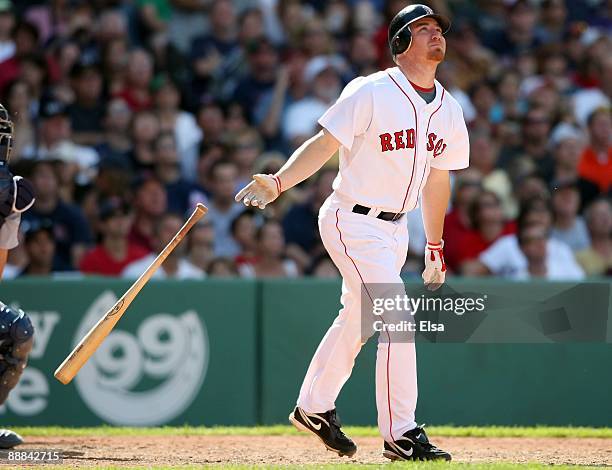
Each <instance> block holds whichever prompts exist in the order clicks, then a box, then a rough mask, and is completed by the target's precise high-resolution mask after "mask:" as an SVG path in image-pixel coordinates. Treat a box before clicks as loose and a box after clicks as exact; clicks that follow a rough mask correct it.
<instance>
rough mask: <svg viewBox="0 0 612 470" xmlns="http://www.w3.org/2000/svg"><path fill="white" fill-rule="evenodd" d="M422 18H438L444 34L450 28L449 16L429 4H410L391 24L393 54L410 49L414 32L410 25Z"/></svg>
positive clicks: (389, 33) (390, 36)
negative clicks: (437, 12)
mask: <svg viewBox="0 0 612 470" xmlns="http://www.w3.org/2000/svg"><path fill="white" fill-rule="evenodd" d="M422 18H433V19H434V20H436V21H437V22H438V24H439V25H440V28H442V34H446V33H447V31H448V30H449V29H450V21H449V20H448V18H446V17H445V16H442V15H437V14H436V13H435V12H434V11H433V10H432V9H431V8H429V7H428V6H427V5H421V4H415V5H408V6H407V7H406V8H404V9H403V10H401V11H400V12H399V13H398V14H397V15H395V17H394V18H393V19H392V20H391V23H390V24H389V32H388V39H389V48H390V49H391V54H392V55H393V56H396V55H398V54H401V53H402V52H404V51H406V50H408V48H409V47H410V43H411V42H412V34H411V33H410V28H409V27H408V25H410V24H411V23H414V22H415V21H417V20H420V19H422Z"/></svg>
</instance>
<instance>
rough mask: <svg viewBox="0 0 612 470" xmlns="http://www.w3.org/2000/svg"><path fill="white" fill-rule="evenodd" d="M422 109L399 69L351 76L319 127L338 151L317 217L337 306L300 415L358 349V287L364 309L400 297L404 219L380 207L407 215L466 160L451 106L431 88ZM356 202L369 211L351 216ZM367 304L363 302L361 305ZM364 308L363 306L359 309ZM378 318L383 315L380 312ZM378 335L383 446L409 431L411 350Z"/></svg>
mask: <svg viewBox="0 0 612 470" xmlns="http://www.w3.org/2000/svg"><path fill="white" fill-rule="evenodd" d="M435 88H436V90H435V91H436V93H435V98H434V100H433V101H432V102H431V103H429V104H427V103H426V102H425V100H424V99H423V98H422V97H421V96H420V95H419V94H418V93H417V92H416V91H415V89H414V88H413V86H412V84H411V83H410V82H409V81H408V80H407V79H406V77H405V76H404V74H403V73H402V72H401V71H400V70H399V69H398V68H391V69H388V70H385V71H382V72H378V73H375V74H373V75H370V76H369V77H360V78H357V79H355V80H353V81H352V82H351V83H349V84H348V86H347V87H346V88H345V89H344V91H343V93H342V95H341V96H340V98H339V99H338V101H337V102H336V103H335V104H334V105H333V106H332V107H331V108H330V109H329V110H328V111H327V112H326V113H325V114H324V115H323V117H321V119H320V120H319V123H320V124H321V125H322V126H323V127H324V128H326V129H327V130H328V131H329V132H330V133H331V134H332V135H333V136H334V137H335V138H336V139H338V140H339V141H340V142H341V144H342V146H341V149H340V171H339V172H338V177H337V178H336V179H335V181H334V192H333V193H332V195H331V196H330V197H329V198H328V199H327V200H326V201H325V203H324V204H323V206H322V207H321V210H320V211H319V229H320V231H321V240H322V241H323V244H324V245H325V248H326V249H327V252H328V253H329V255H330V257H331V258H332V260H333V261H334V263H335V265H336V266H337V267H338V269H339V271H340V273H341V274H342V280H343V283H342V296H341V298H340V301H341V303H342V309H341V310H340V312H339V314H338V317H337V318H336V320H335V321H334V323H333V324H332V326H331V327H330V328H329V330H328V332H327V334H326V335H325V337H324V338H323V340H322V341H321V343H320V344H319V347H318V348H317V351H316V352H315V354H314V356H313V358H312V361H311V362H310V366H309V367H308V371H307V372H306V377H305V378H304V382H303V383H302V388H301V389H300V395H299V397H298V400H297V404H298V406H299V407H300V408H302V410H304V411H305V412H306V413H323V412H326V411H328V410H331V409H333V408H335V406H336V405H335V401H336V398H337V396H338V394H339V393H340V390H341V389H342V386H343V385H344V383H345V382H346V380H347V379H348V377H349V376H350V375H351V371H352V369H353V365H354V364H355V357H356V356H357V354H358V353H359V351H360V349H361V347H362V345H363V344H362V335H361V334H362V331H361V328H362V325H361V319H362V305H361V304H362V301H363V300H365V302H366V304H368V300H367V298H366V297H365V296H362V288H363V287H365V293H366V294H367V297H369V299H370V301H369V302H370V304H373V299H374V298H377V297H379V295H378V294H377V293H376V292H375V291H372V289H376V287H374V286H382V287H383V288H385V287H386V286H393V288H392V289H391V291H390V292H387V293H384V295H385V296H387V295H389V297H390V298H392V295H390V294H391V293H398V294H401V293H404V294H405V291H404V285H403V282H402V278H401V276H400V273H401V269H402V266H403V265H404V261H405V260H406V253H407V250H408V226H407V223H406V220H405V218H400V219H396V220H389V221H388V220H382V219H378V218H377V215H378V214H379V213H380V211H386V212H396V213H397V212H408V211H411V210H412V209H414V208H415V207H416V205H417V204H418V197H419V193H420V192H421V190H422V189H423V186H424V184H425V182H426V181H427V176H428V175H429V172H430V170H431V168H432V167H433V168H438V169H443V170H456V169H460V168H465V167H467V166H468V163H469V161H468V160H469V156H468V155H469V143H468V134H467V129H466V126H465V122H464V120H463V114H462V111H461V108H460V107H459V104H458V103H457V102H456V101H455V100H454V99H453V98H452V97H451V96H450V94H449V93H448V92H447V91H446V90H444V88H443V87H442V86H441V85H440V84H439V83H438V82H435ZM355 204H361V205H362V206H366V207H369V208H371V209H375V210H374V211H369V212H368V214H367V215H365V214H362V213H355V212H354V211H353V209H354V205H355ZM368 305H369V304H368ZM368 305H365V307H364V310H363V311H364V312H365V311H366V310H365V309H367V308H368ZM383 316H384V315H383ZM386 335H387V336H385V334H383V333H381V334H380V336H379V343H378V351H377V356H376V405H377V409H378V427H379V429H380V432H381V434H382V436H383V438H384V439H385V440H386V441H388V442H392V441H395V440H397V439H399V438H400V437H401V436H402V435H403V434H404V433H405V432H407V431H409V430H411V429H413V428H414V427H415V426H416V420H415V409H416V403H417V395H418V392H417V371H416V352H415V346H414V342H412V341H394V340H392V339H391V336H390V335H389V333H387V334H386Z"/></svg>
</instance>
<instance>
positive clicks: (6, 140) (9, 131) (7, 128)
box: [0, 104, 13, 162]
mask: <svg viewBox="0 0 612 470" xmlns="http://www.w3.org/2000/svg"><path fill="white" fill-rule="evenodd" d="M12 148H13V121H11V117H10V116H9V113H8V111H7V110H6V108H5V107H4V106H2V104H0V162H8V160H9V158H11V149H12Z"/></svg>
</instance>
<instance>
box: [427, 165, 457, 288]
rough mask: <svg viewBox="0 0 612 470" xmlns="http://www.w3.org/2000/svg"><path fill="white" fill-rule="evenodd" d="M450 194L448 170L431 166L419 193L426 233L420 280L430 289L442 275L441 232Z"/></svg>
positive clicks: (439, 284)
mask: <svg viewBox="0 0 612 470" xmlns="http://www.w3.org/2000/svg"><path fill="white" fill-rule="evenodd" d="M450 193H451V191H450V175H449V172H448V170H438V169H437V168H432V169H431V171H430V173H429V176H428V178H427V183H425V186H424V187H423V193H422V212H423V227H424V229H425V235H426V236H427V247H426V249H425V270H424V271H423V281H424V282H425V285H426V286H427V288H428V289H430V290H435V289H437V288H438V287H440V286H441V285H442V284H443V283H444V280H445V277H446V264H445V263H444V254H443V252H442V250H443V248H444V242H443V240H442V233H443V231H444V215H445V214H446V208H447V207H448V202H449V200H450Z"/></svg>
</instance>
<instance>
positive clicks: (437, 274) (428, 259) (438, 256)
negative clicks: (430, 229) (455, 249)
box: [422, 240, 446, 290]
mask: <svg viewBox="0 0 612 470" xmlns="http://www.w3.org/2000/svg"><path fill="white" fill-rule="evenodd" d="M443 248H444V240H441V241H440V243H429V242H428V243H427V246H425V270H424V271H423V275H422V277H423V281H424V283H425V287H427V289H429V290H436V289H438V288H439V287H440V286H441V285H442V284H444V279H445V278H446V263H445V262H444V252H443V251H442V249H443Z"/></svg>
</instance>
